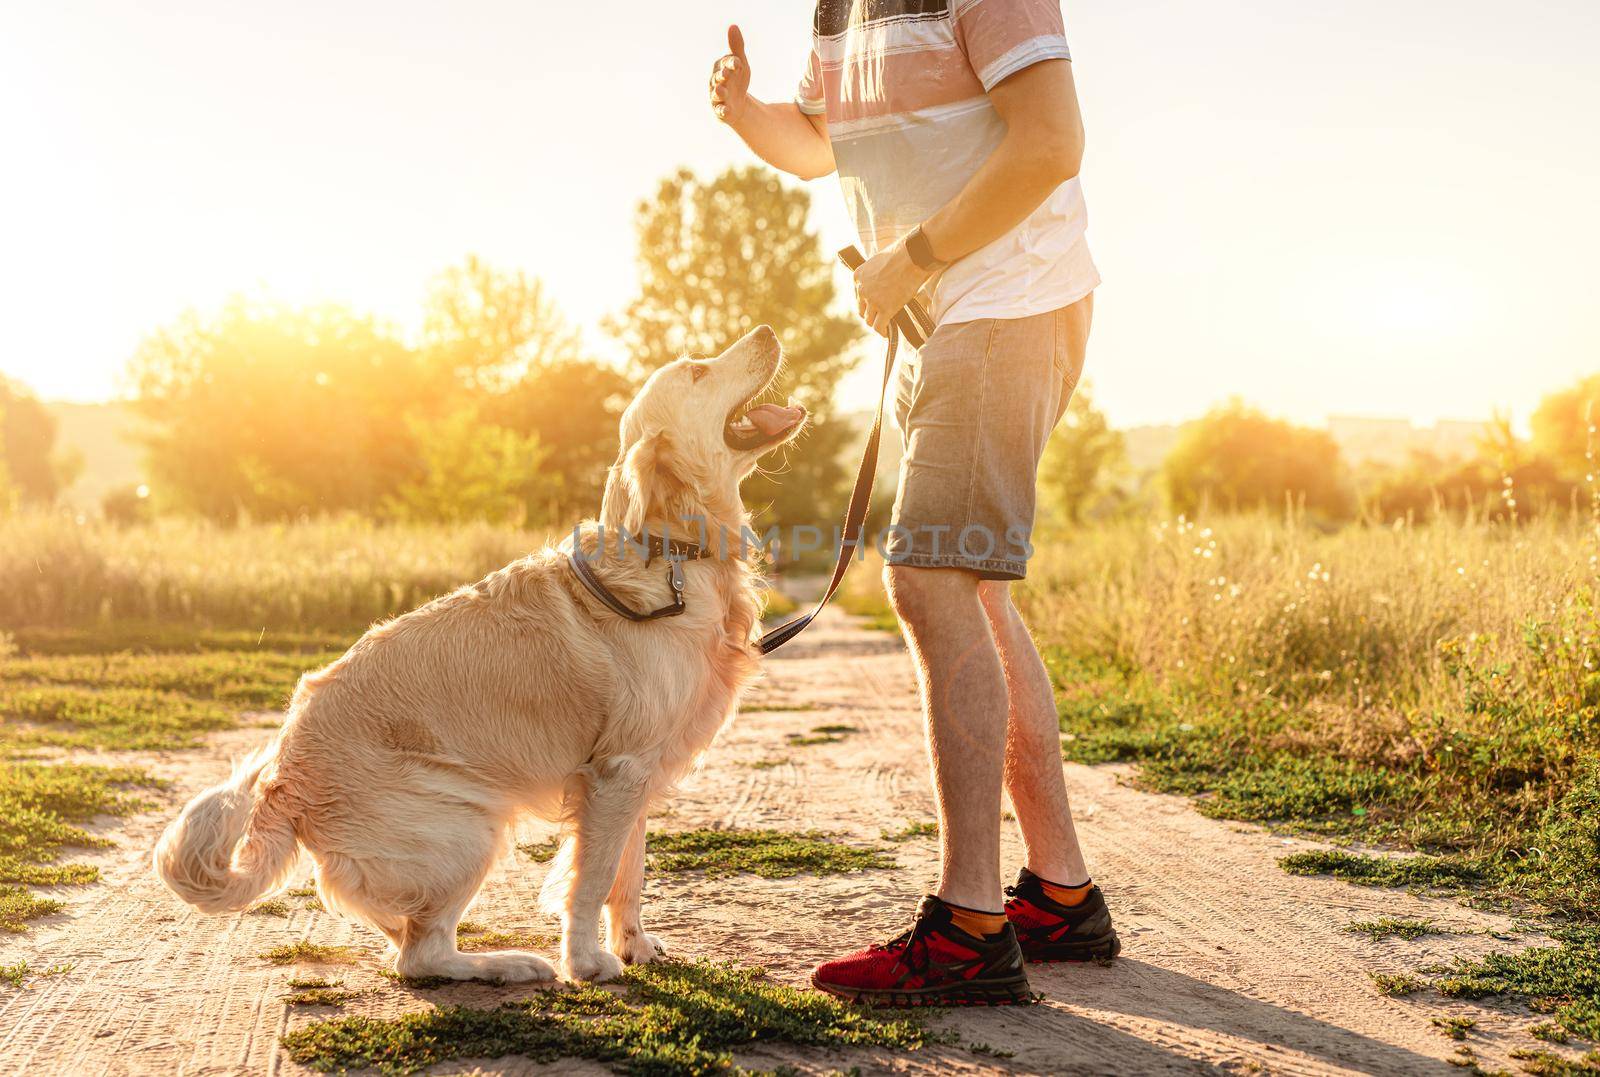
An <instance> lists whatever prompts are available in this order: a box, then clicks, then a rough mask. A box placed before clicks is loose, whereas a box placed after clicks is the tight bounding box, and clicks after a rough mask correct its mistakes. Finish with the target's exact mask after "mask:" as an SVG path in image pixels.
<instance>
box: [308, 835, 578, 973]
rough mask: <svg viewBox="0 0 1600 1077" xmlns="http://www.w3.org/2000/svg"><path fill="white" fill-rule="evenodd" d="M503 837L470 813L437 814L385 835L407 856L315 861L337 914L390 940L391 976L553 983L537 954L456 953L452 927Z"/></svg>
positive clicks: (475, 891)
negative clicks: (369, 925)
mask: <svg viewBox="0 0 1600 1077" xmlns="http://www.w3.org/2000/svg"><path fill="white" fill-rule="evenodd" d="M391 818H394V817H391ZM401 818H403V817H401ZM504 832H505V827H504V823H503V822H502V821H500V820H496V819H493V818H491V817H489V816H487V815H485V814H484V813H483V812H481V811H479V810H478V809H476V808H470V807H465V806H460V807H455V808H446V807H439V806H436V807H435V808H433V809H432V810H431V811H430V812H429V813H428V815H427V817H426V821H425V825H420V826H418V827H417V828H415V829H411V830H410V831H409V832H406V833H393V832H391V833H390V834H389V835H388V839H389V841H390V843H391V846H392V847H399V848H403V849H405V851H406V853H407V854H408V855H405V856H403V857H393V858H379V857H372V858H364V859H362V860H361V861H355V860H353V859H351V858H349V857H344V856H339V855H337V854H335V855H331V856H326V857H324V858H322V859H321V865H322V873H321V878H322V887H323V889H324V890H325V891H326V892H328V896H329V897H330V898H332V899H333V902H334V904H335V907H337V908H339V909H342V910H344V911H347V912H352V913H354V914H356V915H358V916H360V917H361V918H362V919H364V920H366V921H368V922H369V923H372V924H375V925H377V926H378V928H379V929H380V930H381V931H383V933H384V934H385V935H388V936H389V938H390V940H391V941H392V942H393V943H394V944H395V945H396V946H397V947H398V949H399V952H398V953H397V954H396V955H395V960H394V968H395V971H396V972H398V973H399V974H400V975H402V976H406V977H411V978H422V977H428V976H444V977H447V978H449V979H452V980H505V981H508V982H509V981H527V980H553V979H555V969H554V968H553V967H552V966H551V965H550V962H548V961H546V960H545V959H544V958H542V957H539V956H538V955H536V954H531V953H527V952H525V951H521V950H495V951H488V952H485V953H476V954H464V953H461V952H460V951H459V950H458V949H457V948H456V924H457V923H458V922H460V920H461V914H462V913H463V912H465V911H466V908H467V906H468V905H470V904H471V903H472V899H473V898H474V897H476V896H477V894H478V889H479V888H480V887H481V886H482V885H483V880H484V877H485V876H486V875H488V873H489V868H490V867H491V866H492V865H493V864H494V859H495V855H496V854H497V853H498V852H499V851H500V850H501V848H502V847H503V840H502V839H503V837H504Z"/></svg>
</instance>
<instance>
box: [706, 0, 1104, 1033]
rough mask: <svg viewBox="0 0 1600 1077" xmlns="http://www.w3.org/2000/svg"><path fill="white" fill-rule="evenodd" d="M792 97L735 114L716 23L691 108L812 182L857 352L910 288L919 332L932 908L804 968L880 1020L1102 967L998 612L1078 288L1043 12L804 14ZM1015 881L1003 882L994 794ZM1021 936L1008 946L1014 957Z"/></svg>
mask: <svg viewBox="0 0 1600 1077" xmlns="http://www.w3.org/2000/svg"><path fill="white" fill-rule="evenodd" d="M812 44H813V47H812V53H811V60H810V65H809V68H808V70H807V71H806V73H805V76H804V78H803V79H802V80H801V83H800V90H799V93H798V95H797V96H796V98H795V100H793V101H784V102H773V103H767V102H763V101H758V100H756V99H754V98H752V97H751V96H750V93H749V87H750V64H749V61H748V59H747V58H746V56H745V51H744V39H743V37H742V35H741V34H740V32H739V28H738V27H736V26H735V27H730V28H729V31H728V46H729V53H728V54H727V55H725V56H723V57H722V58H721V59H720V60H718V61H717V63H716V65H715V67H714V68H713V69H712V75H711V86H710V92H711V103H712V108H713V109H714V111H715V112H716V115H717V117H718V118H719V119H721V120H722V121H723V122H724V123H726V124H728V125H729V126H730V127H732V128H733V130H734V131H735V132H737V133H738V134H739V136H740V137H741V138H743V139H744V141H745V143H746V144H747V145H748V146H749V147H750V148H751V149H752V150H754V151H755V153H756V154H758V155H759V156H760V157H761V158H763V159H764V160H765V161H767V162H768V163H769V164H771V165H773V166H774V167H776V168H780V169H782V170H784V171H786V172H790V173H793V174H794V175H796V176H799V177H800V178H802V179H814V178H816V177H819V176H824V175H827V174H828V173H829V172H833V171H835V170H837V171H838V173H839V180H840V184H841V185H842V187H843V190H844V195H845V200H846V202H847V203H848V206H849V210H850V213H851V215H852V217H853V218H854V220H855V224H856V227H857V230H858V231H859V232H860V235H861V241H862V244H863V246H864V248H865V253H866V254H868V255H869V256H870V257H869V259H868V261H867V262H866V264H865V265H863V266H862V267H861V268H860V269H859V270H858V271H857V272H856V275H855V286H856V296H857V300H858V303H859V307H860V311H861V316H862V317H863V318H865V319H866V320H867V321H868V322H869V323H870V324H871V325H872V327H873V329H874V330H876V331H877V332H879V333H882V334H887V333H888V331H889V325H890V321H891V319H892V318H893V316H894V315H895V313H896V312H898V311H899V310H900V309H901V308H902V307H904V306H905V305H906V303H908V302H909V301H910V300H911V299H912V298H913V297H914V296H916V295H918V293H919V292H920V293H922V294H923V295H924V297H925V298H926V299H927V300H928V301H929V306H930V311H931V313H932V315H933V317H934V320H935V321H936V322H937V324H938V329H937V331H936V332H935V333H934V334H933V335H932V337H931V338H930V339H929V340H928V343H927V345H926V346H925V347H924V348H923V349H922V350H921V353H920V354H918V355H915V356H908V357H907V359H906V361H905V363H904V365H903V366H902V369H901V374H900V379H899V388H898V392H897V405H896V422H897V424H898V425H899V426H900V429H901V432H902V434H903V435H904V438H905V444H906V452H905V458H904V461H903V463H902V464H901V471H900V489H899V494H898V496H897V497H896V499H895V506H894V519H893V520H892V521H891V524H890V527H889V531H888V535H889V537H888V544H887V560H888V562H889V563H888V564H887V565H886V567H885V572H884V576H885V582H886V584H887V587H888V593H889V598H890V601H891V603H892V604H893V606H894V609H895V612H896V614H897V615H898V616H899V618H900V620H901V623H902V624H903V625H904V626H905V628H906V636H907V640H908V642H909V644H910V647H911V651H912V654H913V656H914V657H915V659H916V665H917V673H918V681H919V685H920V688H921V692H922V703H923V708H924V711H925V714H926V718H927V735H928V749H929V755H930V757H931V759H932V763H933V778H934V786H935V792H936V795H937V798H938V805H939V833H940V837H941V850H940V878H939V885H938V889H937V892H936V893H935V894H931V895H929V896H928V897H926V898H924V899H923V902H922V905H921V908H920V909H919V911H918V913H917V919H916V922H915V925H914V926H913V927H912V928H911V930H910V931H908V932H906V933H905V934H903V935H901V936H900V937H899V938H897V939H895V940H893V941H892V942H890V943H888V944H887V945H884V946H874V947H870V948H868V949H865V950H861V951H858V952H856V953H853V954H851V955H849V956H847V957H844V958H841V959H839V960H835V961H830V962H827V963H825V964H823V965H821V966H820V967H819V968H818V969H817V970H816V972H815V974H814V975H813V977H812V982H813V983H814V984H815V985H816V986H817V987H819V988H821V989H822V990H824V991H829V992H832V993H834V994H837V995H841V996H844V997H846V998H852V999H857V1000H859V1001H863V1002H873V1003H880V1004H904V1003H993V1002H1009V1001H1024V1000H1027V999H1028V998H1029V997H1030V994H1029V989H1028V981H1027V977H1026V975H1025V973H1024V971H1023V959H1024V958H1027V959H1029V960H1036V961H1056V960H1085V959H1088V958H1091V957H1110V956H1112V955H1114V954H1116V952H1117V951H1118V949H1119V943H1118V941H1117V936H1116V932H1115V931H1114V930H1113V928H1112V926H1111V918H1110V915H1109V913H1108V912H1107V910H1106V906H1105V901H1104V898H1103V897H1102V896H1101V894H1100V891H1099V888H1098V887H1095V886H1094V885H1093V884H1092V883H1091V882H1090V880H1089V873H1088V869H1087V868H1086V867H1085V866H1084V861H1083V854H1082V852H1081V851H1080V850H1079V848H1078V839H1077V835H1076V833H1075V831H1074V829H1073V825H1072V815H1071V811H1070V808H1069V807H1068V803H1067V789H1066V783H1065V781H1064V779H1063V775H1062V768H1061V752H1060V738H1059V731H1058V727H1057V721H1056V709H1055V701H1054V697H1053V694H1052V691H1051V684H1050V678H1049V675H1048V674H1047V672H1046V671H1045V667H1044V663H1043V661H1042V660H1041V659H1040V657H1039V652H1038V651H1037V649H1036V648H1035V647H1034V645H1033V641H1032V639H1031V638H1030V636H1029V635H1028V630H1027V627H1026V626H1025V625H1024V624H1023V622H1022V618H1021V616H1020V615H1019V614H1018V612H1017V609H1016V607H1015V606H1014V605H1013V604H1012V602H1011V597H1010V594H1009V585H1010V581H1012V580H1018V579H1022V578H1023V576H1024V574H1025V572H1026V565H1027V556H1028V553H1029V552H1030V551H1031V547H1030V546H1029V545H1028V538H1029V533H1030V531H1031V528H1032V525H1033V515H1034V483H1035V476H1036V473H1037V470H1038V464H1039V457H1040V454H1041V453H1042V452H1043V451H1044V446H1045V442H1046V441H1047V440H1048V438H1049V436H1050V432H1051V430H1052V429H1054V427H1055V425H1056V423H1057V422H1059V421H1060V418H1061V415H1062V413H1063V412H1064V411H1065V410H1066V407H1067V402H1068V400H1069V399H1070V398H1071V395H1072V391H1073V389H1074V387H1075V386H1076V384H1077V379H1078V375H1079V373H1080V371H1081V370H1082V366H1083V359H1084V352H1085V348H1086V344H1087V339H1088V334H1089V320H1090V313H1091V309H1092V303H1093V290H1094V288H1095V286H1096V285H1097V284H1098V283H1099V280H1100V278H1099V274H1098V273H1097V272H1096V271H1095V267H1094V263H1093V262H1092V261H1091V260H1090V257H1089V250H1088V247H1087V244H1086V242H1085V239H1084V227H1085V214H1086V211H1085V208H1084V202H1083V192H1082V189H1081V188H1080V186H1079V183H1078V179H1077V175H1078V165H1079V162H1080V161H1081V159H1082V155H1083V127H1082V120H1081V118H1080V116H1079V113H1078V101H1077V92H1076V90H1075V88H1074V85H1073V78H1072V64H1071V58H1070V54H1069V52H1068V49H1067V42H1066V38H1065V36H1064V33H1063V29H1062V20H1061V11H1060V8H1059V6H1058V4H1057V2H1056V0H821V2H820V3H818V5H817V9H816V18H815V24H814V32H813V38H812ZM1002 783H1003V784H1004V786H1005V788H1006V789H1007V790H1009V792H1010V794H1011V801H1012V803H1013V805H1014V806H1015V808H1016V814H1017V822H1018V823H1019V825H1020V827H1021V830H1022V837H1023V842H1024V845H1025V847H1026V850H1027V865H1026V867H1024V868H1023V869H1022V872H1021V875H1020V877H1019V879H1018V881H1017V884H1016V885H1015V886H1014V887H1011V888H1008V890H1007V893H1009V894H1010V895H1011V900H1010V901H1009V902H1008V901H1005V899H1004V897H1003V896H1002V894H1001V888H1000V790H1001V786H1002ZM1019 942H1020V946H1019Z"/></svg>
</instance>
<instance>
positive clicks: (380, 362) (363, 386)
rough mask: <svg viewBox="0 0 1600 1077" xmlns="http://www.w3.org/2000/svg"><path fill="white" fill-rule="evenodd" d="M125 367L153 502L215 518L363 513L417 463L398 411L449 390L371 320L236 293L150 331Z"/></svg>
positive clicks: (437, 401) (433, 401) (421, 407)
mask: <svg viewBox="0 0 1600 1077" xmlns="http://www.w3.org/2000/svg"><path fill="white" fill-rule="evenodd" d="M131 373H132V375H133V379H134V382H135V385H136V388H137V390H138V406H139V408H140V410H141V411H142V412H143V413H144V414H145V415H146V416H147V417H149V418H150V419H152V420H154V421H155V424H156V425H157V427H158V430H157V432H156V433H155V434H154V435H152V437H151V439H150V441H149V444H148V448H149V459H150V474H151V480H152V481H151V486H152V487H153V489H154V491H155V493H156V495H157V496H158V498H160V500H161V503H162V504H163V505H166V506H171V507H177V508H180V509H184V510H188V511H193V512H196V513H199V514H201V515H205V516H209V517H211V518H213V519H217V520H224V521H231V520H234V519H237V518H238V517H239V515H240V514H241V513H244V514H248V515H251V516H255V517H260V518H269V519H282V518H287V517H295V516H300V515H306V514H316V513H325V512H337V511H357V512H370V511H373V510H374V509H375V508H377V506H378V504H379V502H380V500H381V499H382V497H383V496H384V495H385V494H387V493H389V492H391V491H393V490H394V489H395V488H396V487H397V486H398V485H399V483H400V482H401V481H402V480H403V479H404V478H405V477H406V476H407V475H408V474H410V473H411V468H412V463H413V461H414V460H415V459H416V444H415V438H414V436H413V434H412V432H411V431H410V430H409V429H408V427H407V425H406V423H405V416H407V415H408V414H416V413H418V412H419V411H421V412H426V411H428V410H430V409H435V410H442V409H441V408H440V405H441V404H442V403H443V402H444V401H446V400H447V399H448V396H449V392H448V390H449V389H450V380H449V378H448V374H447V373H446V374H445V375H443V376H441V374H440V372H438V371H435V370H430V369H429V368H428V366H427V365H426V364H425V363H424V362H423V361H422V360H421V358H420V357H419V356H418V355H417V353H416V352H414V351H413V350H412V349H410V348H408V347H407V346H406V345H405V344H404V343H403V342H402V341H400V340H399V339H398V338H397V337H395V336H394V335H392V334H391V333H389V332H387V331H386V330H385V329H383V328H382V327H381V326H379V325H378V324H377V323H376V322H374V321H373V320H372V319H371V318H367V317H363V316H360V315H357V314H354V313H352V312H351V311H348V310H346V309H344V308H342V307H338V306H333V305H324V306H318V307H308V308H291V307H286V306H277V305H262V304H256V303H251V302H249V301H247V300H244V299H242V298H235V299H234V300H232V301H230V302H229V303H228V304H227V305H226V306H225V307H224V308H223V309H222V311H221V312H220V313H219V314H218V315H217V316H216V317H214V318H210V319H207V318H203V317H201V316H200V315H198V314H195V313H192V312H191V313H189V314H186V315H184V316H183V317H182V318H181V319H179V321H178V322H177V324H175V325H173V326H172V327H169V328H167V329H164V330H161V331H160V332H158V333H156V334H154V335H153V336H151V337H150V338H149V339H147V340H146V341H145V342H144V343H143V344H142V345H141V346H140V348H139V350H138V352H137V353H136V354H135V355H134V358H133V361H132V364H131Z"/></svg>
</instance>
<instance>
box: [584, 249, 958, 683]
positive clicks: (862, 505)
mask: <svg viewBox="0 0 1600 1077" xmlns="http://www.w3.org/2000/svg"><path fill="white" fill-rule="evenodd" d="M839 261H841V262H843V263H844V264H845V266H846V267H847V268H849V269H851V270H852V271H853V270H856V269H860V268H861V266H862V264H863V263H864V262H865V259H864V258H862V257H861V252H860V251H858V250H856V248H854V247H846V248H845V249H844V250H842V251H840V252H839ZM933 330H934V324H933V319H932V318H930V317H929V316H928V312H927V310H925V309H924V308H923V306H922V304H921V303H919V302H918V301H917V300H915V299H913V300H912V301H911V302H910V303H908V304H907V305H906V308H905V309H904V310H902V311H901V312H900V313H899V314H896V315H895V316H894V324H893V325H892V326H891V327H890V329H889V340H888V343H887V346H886V347H885V348H884V354H883V382H882V383H881V384H880V385H879V386H878V407H877V410H876V411H875V412H874V413H873V416H872V431H871V432H870V433H869V434H868V435H867V447H866V450H865V451H864V452H863V453H862V454H861V467H860V468H859V469H858V470H857V471H856V484H855V488H854V489H852V490H851V491H850V505H849V507H848V508H847V509H846V510H845V514H844V528H843V529H842V530H841V531H840V543H839V560H838V561H837V562H835V564H834V566H833V576H832V578H830V579H829V580H828V588H827V590H826V591H824V592H823V594H822V598H821V600H819V601H818V602H817V604H816V606H815V607H813V608H812V610H811V612H809V613H805V614H802V615H801V616H799V617H796V618H795V619H794V620H792V621H788V622H786V623H784V624H781V625H779V626H778V627H777V628H774V629H773V630H772V631H771V632H768V633H767V634H766V635H764V636H762V637H761V639H760V640H759V641H757V643H756V649H757V650H759V651H760V652H761V653H762V654H771V653H772V652H773V651H775V650H777V649H778V648H779V647H782V646H783V645H784V644H785V643H788V642H789V641H790V640H792V639H794V638H795V637H796V636H798V635H799V634H800V633H801V632H803V631H805V628H806V626H807V625H809V624H810V623H811V622H812V621H814V620H816V618H817V615H818V614H819V613H821V612H822V610H823V607H824V606H826V605H827V604H828V600H829V599H830V598H832V597H833V594H834V592H835V591H837V590H838V589H839V584H840V583H841V582H842V581H843V580H844V574H845V572H846V571H848V570H849V568H850V561H851V559H852V558H853V557H854V556H855V555H856V551H857V550H858V549H859V548H860V546H861V540H862V538H863V537H864V536H863V528H864V527H865V526H866V522H867V509H868V508H869V507H870V506H871V503H872V483H873V480H874V479H875V478H876V477H877V472H878V443H879V442H880V441H881V440H882V435H883V403H884V398H885V397H886V396H887V395H888V391H889V378H890V377H891V376H892V374H893V373H894V357H895V352H896V351H897V350H898V348H899V344H900V338H901V337H902V336H903V337H905V339H906V340H908V341H909V342H910V343H911V346H912V347H914V348H920V347H922V346H923V344H925V343H927V340H928V337H930V336H932V335H933ZM646 539H647V541H648V542H649V544H650V556H651V557H655V556H660V557H662V558H664V559H665V560H666V561H667V582H668V584H669V585H670V586H671V587H672V601H671V602H670V603H668V604H667V605H665V606H662V607H661V608H660V609H655V610H651V611H650V612H648V613H640V612H639V611H638V610H635V609H632V608H630V607H629V606H628V605H627V603H625V602H623V601H622V600H621V599H619V598H618V597H617V596H616V595H614V594H612V593H611V591H610V590H609V589H608V588H607V587H606V585H605V584H604V583H602V582H601V581H600V577H598V576H596V575H595V573H594V569H593V568H592V567H591V566H590V565H589V560H588V558H587V557H585V556H583V554H582V553H581V552H580V551H578V550H577V549H574V550H573V552H572V553H571V554H569V555H568V556H567V564H568V565H569V566H570V567H571V569H572V572H573V575H575V576H577V577H578V582H580V583H582V584H583V586H584V588H585V589H586V590H588V592H589V593H590V594H592V595H593V596H594V597H595V598H596V599H598V600H599V601H600V602H601V603H602V604H603V605H604V606H605V607H606V608H607V609H609V610H610V611H611V612H612V613H615V614H617V615H618V616H620V617H626V618H627V619H628V620H630V621H654V620H656V619H657V618H660V617H676V616H677V615H678V614H680V613H682V612H683V610H684V605H683V586H684V580H683V562H684V561H693V560H697V559H699V558H701V557H705V556H706V554H707V551H706V550H705V549H703V548H702V547H700V546H696V545H693V544H691V543H682V542H674V541H672V540H670V539H666V540H663V538H662V537H661V536H651V535H647V536H646ZM601 541H602V542H603V541H604V536H603V535H602V537H601ZM646 563H648V561H647V562H646Z"/></svg>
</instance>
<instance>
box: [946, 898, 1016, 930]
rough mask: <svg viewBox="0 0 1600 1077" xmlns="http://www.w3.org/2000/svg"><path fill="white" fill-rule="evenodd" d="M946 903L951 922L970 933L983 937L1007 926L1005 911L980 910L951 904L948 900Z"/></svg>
mask: <svg viewBox="0 0 1600 1077" xmlns="http://www.w3.org/2000/svg"><path fill="white" fill-rule="evenodd" d="M945 905H946V906H948V907H949V909H950V922H951V923H952V924H954V925H955V926H956V927H959V928H960V929H961V930H962V931H965V932H966V933H967V934H968V935H976V936H978V937H979V938H980V939H981V938H983V936H985V935H993V934H994V933H995V932H996V931H999V930H1000V929H1001V928H1003V927H1005V926H1006V914H1005V913H1003V912H979V911H978V910H977V909H965V908H962V907H961V906H960V905H951V904H950V903H949V902H948V901H947V902H945Z"/></svg>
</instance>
